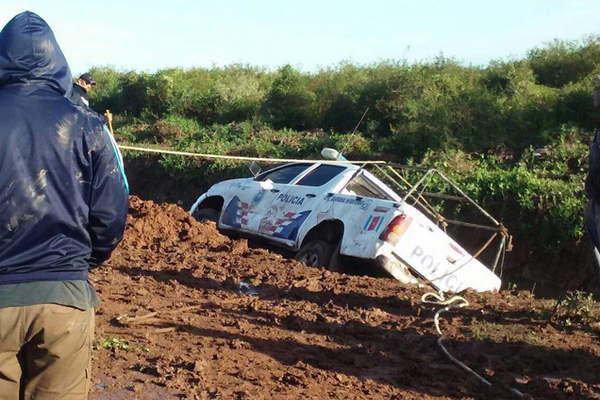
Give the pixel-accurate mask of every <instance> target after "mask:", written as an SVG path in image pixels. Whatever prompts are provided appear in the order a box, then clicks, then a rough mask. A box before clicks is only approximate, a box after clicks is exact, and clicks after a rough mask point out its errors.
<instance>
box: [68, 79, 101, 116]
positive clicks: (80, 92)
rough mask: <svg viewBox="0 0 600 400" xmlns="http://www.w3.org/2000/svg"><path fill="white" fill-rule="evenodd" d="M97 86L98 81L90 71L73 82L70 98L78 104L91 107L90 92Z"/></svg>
mask: <svg viewBox="0 0 600 400" xmlns="http://www.w3.org/2000/svg"><path fill="white" fill-rule="evenodd" d="M94 86H96V81H95V80H94V79H93V78H92V76H91V75H90V74H88V73H85V74H82V75H81V76H79V79H77V80H76V81H75V83H73V88H72V89H71V96H70V99H71V101H72V102H73V103H75V104H77V105H78V106H82V107H86V108H90V96H89V92H90V90H92V88H93V87H94Z"/></svg>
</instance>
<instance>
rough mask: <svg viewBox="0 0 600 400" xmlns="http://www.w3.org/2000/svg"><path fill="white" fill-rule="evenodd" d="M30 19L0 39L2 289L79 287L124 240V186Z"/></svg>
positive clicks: (100, 127) (40, 28) (114, 157)
mask: <svg viewBox="0 0 600 400" xmlns="http://www.w3.org/2000/svg"><path fill="white" fill-rule="evenodd" d="M71 87H72V81H71V72H70V71H69V67H68V65H67V62H66V60H65V57H64V55H63V53H62V51H61V50H60V48H59V46H58V43H57V42H56V39H55V38H54V34H53V33H52V30H51V29H50V27H49V26H48V25H47V24H46V22H45V21H44V20H43V19H42V18H40V17H39V16H37V15H36V14H34V13H31V12H24V13H22V14H19V15H17V16H16V17H15V18H13V19H12V20H11V21H10V22H9V23H8V24H7V25H6V26H5V27H4V29H3V30H2V31H1V32H0V284H7V283H20V282H31V281H63V280H86V279H87V273H88V269H89V267H90V265H94V264H96V263H98V262H100V261H102V260H104V259H106V258H107V257H108V256H109V255H110V253H111V252H112V250H113V249H114V248H115V247H116V246H117V244H118V243H119V241H120V240H121V238H122V235H123V229H124V225H125V219H126V213H127V194H128V187H127V180H126V178H125V175H124V172H123V165H122V159H121V156H120V154H119V152H118V150H117V147H116V145H115V143H114V140H113V138H112V136H111V135H110V133H109V132H108V130H107V129H106V127H105V126H104V123H103V121H102V120H101V118H99V117H98V116H97V115H96V114H94V113H92V112H89V111H87V110H85V109H83V108H81V107H77V106H75V105H74V104H72V103H71V102H70V101H69V100H68V99H67V97H65V96H68V95H69V92H70V91H71Z"/></svg>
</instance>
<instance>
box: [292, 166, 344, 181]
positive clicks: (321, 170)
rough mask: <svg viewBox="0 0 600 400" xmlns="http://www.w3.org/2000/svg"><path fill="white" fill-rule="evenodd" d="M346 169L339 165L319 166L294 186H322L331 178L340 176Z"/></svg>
mask: <svg viewBox="0 0 600 400" xmlns="http://www.w3.org/2000/svg"><path fill="white" fill-rule="evenodd" d="M345 169H346V167H342V166H339V165H327V164H323V165H319V166H318V167H317V168H315V169H314V170H313V171H311V172H310V173H308V174H307V175H306V176H305V177H304V178H302V179H300V181H298V183H296V185H300V186H322V185H324V184H326V183H327V182H330V181H331V180H332V179H333V178H335V177H336V176H337V175H339V174H340V172H342V171H343V170H345Z"/></svg>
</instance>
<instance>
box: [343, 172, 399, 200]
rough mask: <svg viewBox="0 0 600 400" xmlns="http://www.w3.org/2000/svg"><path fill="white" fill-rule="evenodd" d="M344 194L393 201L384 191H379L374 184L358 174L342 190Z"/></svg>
mask: <svg viewBox="0 0 600 400" xmlns="http://www.w3.org/2000/svg"><path fill="white" fill-rule="evenodd" d="M342 194H350V195H356V196H363V197H372V198H374V199H382V200H393V199H392V198H390V196H388V195H387V194H386V193H385V192H384V191H383V190H381V189H379V188H378V187H377V186H376V185H375V184H374V183H372V182H371V181H369V180H368V179H367V178H365V177H364V176H363V175H362V174H358V175H357V176H355V177H354V178H352V180H351V181H350V182H348V184H347V185H346V187H345V188H344V189H343V190H342Z"/></svg>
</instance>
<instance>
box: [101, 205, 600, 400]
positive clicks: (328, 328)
mask: <svg viewBox="0 0 600 400" xmlns="http://www.w3.org/2000/svg"><path fill="white" fill-rule="evenodd" d="M93 279H94V281H95V284H96V286H97V289H98V292H99V293H100V296H101V298H102V301H103V303H102V306H101V308H100V310H99V312H98V321H99V322H98V330H97V348H98V350H97V351H96V353H95V360H94V380H95V384H94V387H93V391H92V399H96V400H99V399H133V398H140V399H167V398H189V399H263V398H267V399H470V398H477V399H489V398H494V399H497V398H511V396H510V395H508V394H507V387H508V386H514V387H517V388H519V390H521V391H523V392H525V393H528V394H529V395H532V396H533V397H534V398H540V399H563V398H576V399H593V398H600V374H598V371H600V344H599V343H598V330H593V329H591V328H589V327H587V328H586V330H583V329H579V328H577V327H573V328H572V329H571V330H570V331H569V332H568V333H565V332H564V331H561V330H558V329H557V328H555V327H554V326H553V325H549V324H547V323H546V319H545V312H546V311H547V310H548V309H550V308H551V306H552V304H551V303H548V302H546V303H544V302H542V301H539V300H535V299H533V298H532V297H531V296H529V295H528V294H526V293H522V294H520V295H514V294H511V293H502V294H500V295H469V296H468V298H469V300H470V301H471V304H472V305H471V306H469V307H468V308H467V309H464V310H461V311H457V312H454V313H451V314H450V316H449V317H448V318H445V319H444V321H443V329H444V330H445V331H446V332H447V333H448V340H447V346H448V347H449V349H450V351H451V352H452V353H453V354H455V355H457V356H458V357H459V358H460V359H461V360H463V361H465V362H467V363H468V364H469V365H470V366H472V367H473V368H475V369H476V370H478V371H480V372H482V373H483V374H484V375H485V377H486V378H487V379H489V380H491V381H492V382H494V388H492V389H489V388H487V387H484V386H482V385H481V384H479V383H477V381H475V380H474V379H473V378H471V377H470V376H468V375H466V374H465V373H464V372H463V371H461V370H459V369H458V368H456V367H455V366H454V364H452V363H451V362H449V361H448V360H447V359H446V358H445V357H444V356H443V355H442V354H441V353H440V351H439V349H438V347H437V345H436V339H437V337H436V335H435V333H434V330H433V327H432V322H431V317H432V309H431V308H430V307H425V306H422V305H420V301H419V300H420V296H421V295H422V294H423V293H424V291H423V290H422V289H418V288H414V287H402V286H400V285H399V284H398V282H396V281H395V280H392V279H382V278H370V277H360V276H348V275H344V274H338V273H333V272H328V271H323V270H320V269H315V268H309V267H306V266H304V265H303V264H300V263H298V262H296V261H293V260H288V259H285V258H283V257H281V256H280V255H277V254H273V253H271V252H269V251H267V250H263V249H255V248H249V247H248V245H247V243H246V241H244V240H231V239H229V238H227V237H225V236H222V235H221V234H220V233H219V232H218V231H217V230H216V228H215V226H214V224H211V223H198V222H197V221H195V220H193V219H192V218H190V217H189V216H188V214H187V213H185V211H183V210H182V209H180V208H178V207H176V206H174V205H169V204H165V205H158V204H155V203H153V202H145V201H141V200H140V199H137V198H132V199H131V202H130V216H129V218H128V224H127V231H126V235H125V239H124V241H123V243H122V245H121V246H120V247H119V249H118V250H117V251H115V253H114V255H113V257H112V259H111V260H110V262H108V263H107V264H106V265H105V266H103V267H102V268H100V269H98V270H96V271H95V272H94V274H93ZM588 328H589V329H588Z"/></svg>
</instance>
